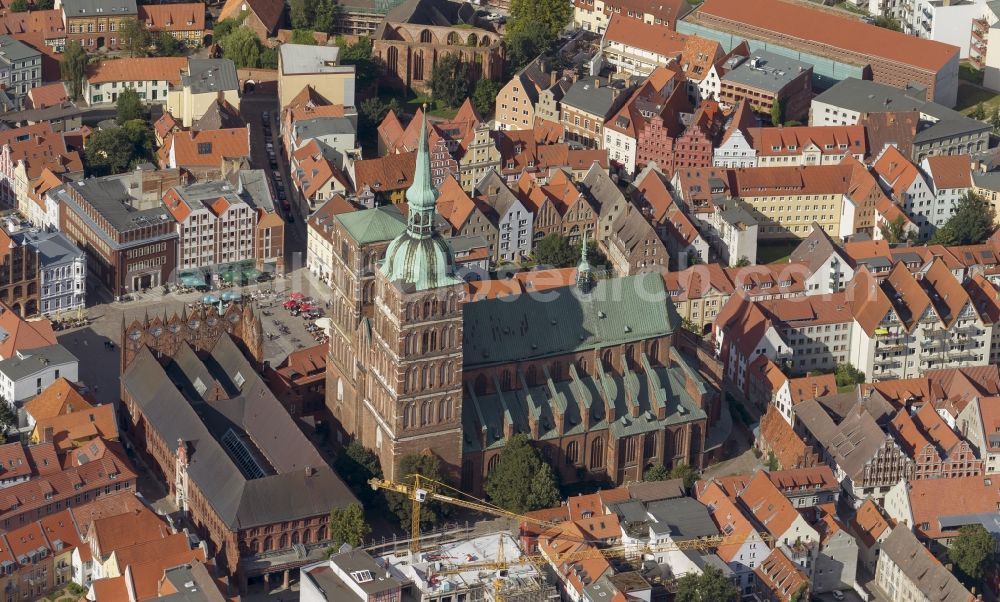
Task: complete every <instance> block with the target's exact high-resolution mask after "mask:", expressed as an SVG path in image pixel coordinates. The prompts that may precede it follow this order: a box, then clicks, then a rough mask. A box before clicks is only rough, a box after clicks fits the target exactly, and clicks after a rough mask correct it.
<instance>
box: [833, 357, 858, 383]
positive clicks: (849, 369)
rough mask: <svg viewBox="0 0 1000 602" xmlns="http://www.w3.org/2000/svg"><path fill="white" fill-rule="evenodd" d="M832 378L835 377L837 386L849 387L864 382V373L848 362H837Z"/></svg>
mask: <svg viewBox="0 0 1000 602" xmlns="http://www.w3.org/2000/svg"><path fill="white" fill-rule="evenodd" d="M833 374H834V378H836V379H837V386H838V387H849V386H852V385H857V384H861V383H863V382H865V373H864V372H862V371H861V370H858V369H857V368H855V367H854V364H851V363H850V362H848V363H846V364H837V367H836V368H835V369H834V372H833Z"/></svg>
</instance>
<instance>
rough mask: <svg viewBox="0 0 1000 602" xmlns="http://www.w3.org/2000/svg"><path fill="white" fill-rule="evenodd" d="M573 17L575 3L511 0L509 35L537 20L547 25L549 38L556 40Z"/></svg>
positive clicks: (552, 0)
mask: <svg viewBox="0 0 1000 602" xmlns="http://www.w3.org/2000/svg"><path fill="white" fill-rule="evenodd" d="M572 19H573V5H572V4H571V3H569V2H565V1H564V0H511V3H510V19H509V20H508V21H507V35H508V36H509V35H513V34H515V33H516V32H518V31H519V30H521V29H523V28H525V27H527V26H528V24H529V23H533V22H537V23H541V24H542V25H544V26H545V31H546V32H547V33H548V36H549V37H548V39H549V40H554V39H556V38H558V37H559V33H560V32H562V30H563V29H565V28H566V26H567V25H569V22H570V21H571V20H572Z"/></svg>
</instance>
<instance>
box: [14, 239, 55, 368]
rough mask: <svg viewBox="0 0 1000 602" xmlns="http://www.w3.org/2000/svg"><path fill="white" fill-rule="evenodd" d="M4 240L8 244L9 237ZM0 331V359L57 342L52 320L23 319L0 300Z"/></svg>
mask: <svg viewBox="0 0 1000 602" xmlns="http://www.w3.org/2000/svg"><path fill="white" fill-rule="evenodd" d="M4 237H6V234H4ZM6 242H7V243H8V244H9V242H10V241H9V239H8V241H6ZM0 331H2V332H0V359H8V358H11V357H13V356H14V354H15V353H17V352H18V351H25V350H28V349H38V348H40V347H48V346H49V345H55V344H56V343H57V342H58V341H56V335H55V332H53V331H52V322H50V321H49V320H44V319H34V320H25V319H24V318H22V317H21V316H19V315H18V314H17V312H15V311H14V310H12V309H11V308H10V306H8V305H7V304H6V303H3V302H0ZM4 333H5V335H6V336H4Z"/></svg>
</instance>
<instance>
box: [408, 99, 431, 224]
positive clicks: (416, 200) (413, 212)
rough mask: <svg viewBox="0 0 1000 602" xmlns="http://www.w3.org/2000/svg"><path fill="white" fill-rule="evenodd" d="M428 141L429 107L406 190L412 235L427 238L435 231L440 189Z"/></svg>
mask: <svg viewBox="0 0 1000 602" xmlns="http://www.w3.org/2000/svg"><path fill="white" fill-rule="evenodd" d="M429 146H430V145H429V144H428V142H427V107H426V106H425V107H424V110H423V111H421V122H420V138H419V146H418V147H417V160H416V162H415V169H414V172H413V184H411V185H410V187H409V188H408V189H407V190H406V204H407V205H409V208H410V214H409V216H408V217H407V230H409V232H410V234H411V235H412V236H415V237H417V238H426V237H428V236H430V235H431V233H433V231H434V211H435V210H436V209H437V198H438V191H437V190H435V189H434V185H433V181H432V179H431V154H430V149H429Z"/></svg>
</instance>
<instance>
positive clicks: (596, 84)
mask: <svg viewBox="0 0 1000 602" xmlns="http://www.w3.org/2000/svg"><path fill="white" fill-rule="evenodd" d="M594 87H595V88H600V87H601V78H599V77H595V78H594Z"/></svg>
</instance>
